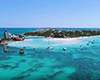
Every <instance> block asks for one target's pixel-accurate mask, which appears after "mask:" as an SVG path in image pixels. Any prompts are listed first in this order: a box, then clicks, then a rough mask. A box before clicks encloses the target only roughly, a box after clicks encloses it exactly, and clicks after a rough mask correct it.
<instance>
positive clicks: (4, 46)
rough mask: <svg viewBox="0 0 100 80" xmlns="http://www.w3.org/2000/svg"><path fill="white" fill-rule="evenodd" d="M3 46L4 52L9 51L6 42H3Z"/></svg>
mask: <svg viewBox="0 0 100 80" xmlns="http://www.w3.org/2000/svg"><path fill="white" fill-rule="evenodd" d="M3 48H4V52H7V49H6V48H7V47H6V45H5V43H3Z"/></svg>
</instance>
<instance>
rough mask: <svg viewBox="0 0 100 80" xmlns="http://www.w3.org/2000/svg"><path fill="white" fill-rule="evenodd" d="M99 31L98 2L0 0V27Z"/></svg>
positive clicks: (99, 4)
mask: <svg viewBox="0 0 100 80" xmlns="http://www.w3.org/2000/svg"><path fill="white" fill-rule="evenodd" d="M4 27H6V28H7V27H12V28H15V27H18V28H19V27H25V28H29V27H31V28H33V27H55V28H56V27H63V28H100V0H0V28H4Z"/></svg>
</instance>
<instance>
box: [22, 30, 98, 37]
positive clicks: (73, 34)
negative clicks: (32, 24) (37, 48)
mask: <svg viewBox="0 0 100 80" xmlns="http://www.w3.org/2000/svg"><path fill="white" fill-rule="evenodd" d="M51 34H52V35H51ZM24 35H26V36H45V37H54V38H65V37H70V38H73V37H84V36H96V35H100V31H91V30H88V31H86V30H81V31H59V30H52V29H50V30H48V31H45V32H40V31H38V32H29V33H25V34H24Z"/></svg>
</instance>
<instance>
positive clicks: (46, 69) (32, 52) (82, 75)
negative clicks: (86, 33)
mask: <svg viewBox="0 0 100 80" xmlns="http://www.w3.org/2000/svg"><path fill="white" fill-rule="evenodd" d="M43 39H44V38H38V39H32V40H30V41H26V42H22V43H17V44H10V45H7V49H8V50H19V49H20V48H22V47H23V46H26V48H25V54H24V55H19V52H18V51H14V52H11V51H10V52H6V53H4V52H3V48H2V45H0V50H1V53H0V79H1V80H99V79H100V77H99V76H100V50H99V47H100V37H93V38H83V39H78V40H75V41H73V43H74V42H76V43H75V44H69V45H67V44H63V42H60V41H58V42H57V41H56V42H55V41H53V42H51V41H50V43H49V44H48V41H44V40H43ZM46 39H47V38H46ZM94 39H95V40H96V41H95V42H94V44H91V43H90V44H89V45H86V43H87V42H88V41H90V40H94ZM97 40H98V41H97ZM58 43H59V44H58ZM64 43H65V42H64ZM42 44H43V45H42ZM55 44H58V46H57V45H55ZM81 44H82V45H83V50H80V45H81ZM48 45H50V46H52V47H53V50H45V49H46V47H47V46H48ZM29 46H31V47H29ZM34 46H38V47H37V48H36V49H33V47H34ZM63 47H66V51H63V50H62V48H63ZM5 76H6V77H5Z"/></svg>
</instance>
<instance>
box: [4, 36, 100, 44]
mask: <svg viewBox="0 0 100 80" xmlns="http://www.w3.org/2000/svg"><path fill="white" fill-rule="evenodd" d="M26 37H38V38H40V37H43V38H45V37H44V36H26ZM91 37H100V35H97V36H84V37H75V38H52V37H47V38H45V39H42V40H44V41H48V39H49V41H73V40H78V39H83V38H91ZM30 40H32V39H25V40H23V41H13V42H12V41H8V42H5V44H13V43H21V42H25V41H30Z"/></svg>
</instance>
